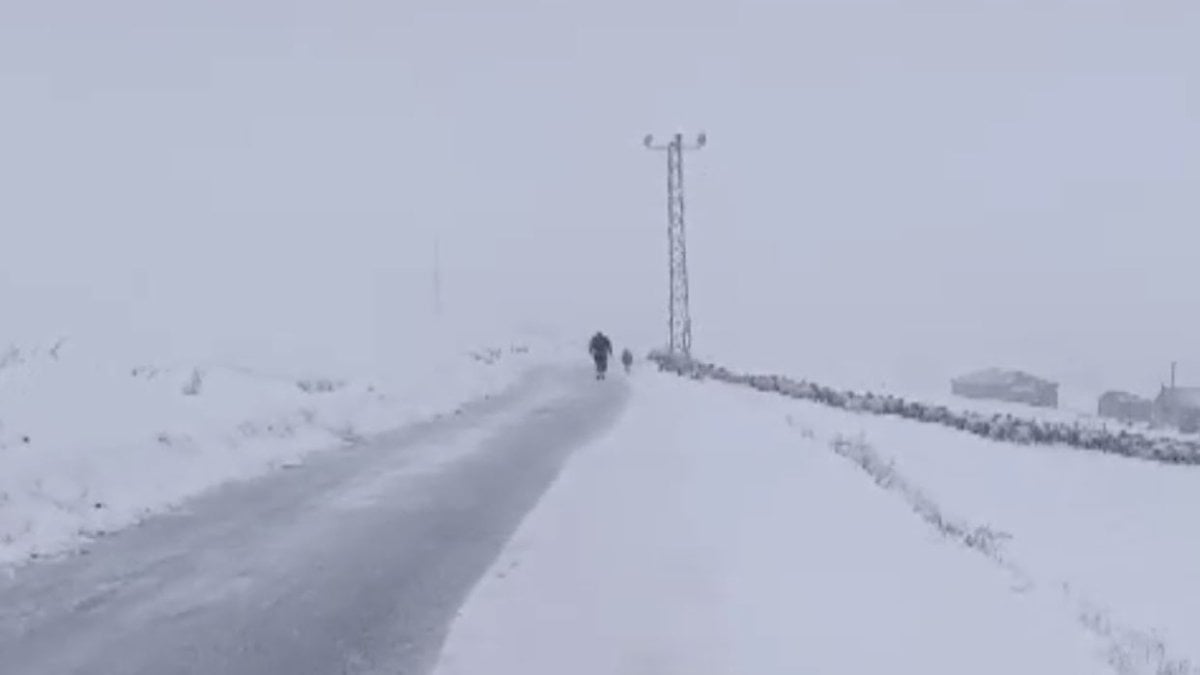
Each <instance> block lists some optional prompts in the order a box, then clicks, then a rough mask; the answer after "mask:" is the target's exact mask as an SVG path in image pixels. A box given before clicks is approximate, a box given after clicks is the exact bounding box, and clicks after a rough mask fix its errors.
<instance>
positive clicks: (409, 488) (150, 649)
mask: <svg viewBox="0 0 1200 675" xmlns="http://www.w3.org/2000/svg"><path fill="white" fill-rule="evenodd" d="M626 399H627V387H626V386H625V384H624V382H622V381H621V378H613V379H612V380H610V381H608V382H605V383H602V384H600V383H596V382H595V381H593V380H591V379H590V376H589V374H588V373H587V372H586V371H584V370H551V369H544V370H539V371H535V372H532V373H531V374H530V375H529V376H528V377H526V378H525V379H523V380H522V381H521V382H520V383H519V384H517V385H516V386H514V387H513V388H512V389H510V390H508V391H507V392H505V393H503V394H501V395H499V396H496V397H493V398H491V399H488V400H484V401H480V402H477V403H475V404H472V405H469V406H466V407H465V408H463V410H462V411H461V412H460V414H458V415H454V416H450V417H446V418H443V419H440V420H435V421H430V422H427V423H423V424H420V425H417V426H414V427H409V428H406V429H404V430H402V431H398V432H396V433H394V434H390V435H387V436H384V437H381V438H378V439H375V440H373V441H371V442H370V443H369V444H366V445H360V446H357V447H355V448H352V449H348V450H342V451H332V452H329V453H323V454H318V455H315V456H313V458H312V459H310V460H308V461H307V462H306V463H305V464H303V465H300V466H298V467H296V468H293V469H291V470H287V471H281V472H278V473H276V474H274V475H272V476H268V477H266V478H264V479H260V480H257V481H253V482H250V483H242V484H239V485H233V486H228V487H225V488H222V489H220V490H218V491H216V492H214V493H210V494H209V495H207V496H205V497H203V498H201V499H198V500H196V501H193V502H191V503H190V504H189V505H188V506H187V507H186V508H185V509H183V510H181V511H179V512H177V513H174V514H171V515H168V516H163V517H159V518H155V519H152V520H150V521H148V522H147V523H145V524H144V525H142V526H141V527H137V528H134V529H132V530H129V531H126V532H124V533H122V534H120V535H118V536H114V537H111V538H108V539H105V540H102V541H98V542H96V543H94V544H93V545H91V546H90V550H88V551H87V553H86V554H85V555H80V556H76V557H72V558H68V559H64V560H60V561H55V562H43V563H38V564H34V565H30V566H27V567H24V568H20V569H18V570H17V571H16V572H15V573H13V574H12V575H10V576H9V577H8V578H3V579H0V671H2V672H3V673H4V674H5V675H34V674H36V675H60V674H67V673H72V674H84V673H86V674H87V675H117V674H120V675H126V674H129V675H133V674H145V675H174V674H185V673H204V674H206V675H212V674H216V673H222V674H226V675H236V674H246V675H250V674H253V675H276V674H278V675H284V674H286V675H304V674H306V673H311V674H313V675H333V674H340V673H389V674H394V673H410V672H420V671H421V670H424V669H425V668H427V667H428V666H429V665H430V664H431V663H432V660H433V659H434V658H435V657H436V654H437V652H438V650H439V649H440V647H441V643H442V640H443V638H444V634H445V632H446V630H447V626H448V624H449V622H450V620H451V619H452V617H453V615H454V613H455V612H456V610H457V609H458V607H459V605H460V604H461V602H462V600H463V598H464V597H465V596H466V595H467V593H468V592H469V591H470V589H471V587H472V586H473V585H474V584H475V582H476V581H477V580H478V578H479V577H480V575H481V574H482V573H483V572H484V571H485V570H487V569H488V567H489V566H490V565H491V564H492V562H493V560H494V559H495V558H496V556H497V555H498V553H499V552H500V550H501V549H502V548H503V546H504V544H505V543H506V541H507V540H508V539H509V537H510V535H511V534H512V532H513V531H514V530H515V528H516V527H517V525H518V523H519V522H520V520H521V518H522V517H523V516H524V514H525V513H526V512H527V511H528V510H529V509H530V508H531V507H532V506H533V505H534V504H535V503H536V502H537V500H538V499H539V497H540V496H541V494H542V493H543V491H544V490H545V489H546V487H547V485H548V484H549V483H550V482H551V481H552V480H553V478H554V476H555V475H556V474H557V473H558V471H559V468H560V467H561V465H562V463H563V460H564V459H565V458H566V457H567V456H568V454H569V453H570V452H571V451H572V449H574V448H576V447H578V446H579V445H580V444H582V443H584V442H586V441H587V440H589V439H590V438H592V437H594V436H596V435H597V434H598V433H599V432H601V431H603V430H605V429H606V428H607V427H609V426H610V425H611V424H612V422H613V421H614V420H615V419H616V418H617V417H618V415H619V414H620V413H621V411H622V409H623V407H624V405H625V402H626Z"/></svg>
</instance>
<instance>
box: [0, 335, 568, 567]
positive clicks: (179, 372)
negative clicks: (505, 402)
mask: <svg viewBox="0 0 1200 675" xmlns="http://www.w3.org/2000/svg"><path fill="white" fill-rule="evenodd" d="M545 351H546V352H552V349H546V350H545ZM414 357H415V358H413V359H412V360H411V363H409V364H407V367H406V368H398V369H397V371H398V373H399V374H402V375H403V377H402V378H401V377H392V378H385V379H383V380H381V381H364V380H361V379H353V378H351V379H343V378H329V377H320V376H312V375H308V374H301V375H294V376H285V375H281V374H277V373H276V374H266V373H261V372H256V371H253V370H249V369H245V368H232V367H223V366H188V367H180V366H175V367H157V366H146V365H140V364H128V363H120V362H114V361H112V360H108V359H106V358H105V355H104V354H102V353H89V352H88V351H87V350H86V345H75V344H73V343H72V342H70V341H67V342H64V343H53V344H51V345H50V346H48V347H41V348H19V347H11V348H8V349H6V350H4V351H2V352H0V565H4V564H11V563H18V562H21V561H23V560H26V559H28V558H30V557H36V556H44V555H50V554H55V553H59V552H62V551H65V550H69V549H71V548H72V547H74V546H75V545H77V544H78V543H79V542H80V540H81V539H86V538H87V537H89V536H93V535H95V534H98V533H103V532H109V531H112V530H115V529H118V528H121V527H124V526H127V525H129V524H131V523H134V522H137V521H138V520H139V519H141V518H144V517H145V516H146V515H148V514H151V513H154V512H158V511H161V510H163V509H166V508H169V507H171V506H173V505H176V504H178V503H180V502H181V501H182V500H183V499H185V498H187V497H189V496H192V495H194V494H196V493H198V492H200V491H203V490H205V489H207V488H210V487H212V486H215V485H217V484H220V483H223V482H226V481H229V480H234V479H241V478H246V477H250V476H254V475H257V474H260V473H262V472H264V471H268V470H270V469H272V468H276V467H280V466H284V465H287V464H289V463H292V462H295V461H298V460H300V459H301V458H302V457H303V455H304V454H305V453H307V452H310V451H313V450H317V449H321V448H324V447H330V446H336V445H342V444H346V443H352V442H354V441H355V440H356V439H358V438H359V437H360V436H364V435H368V434H371V433H374V432H379V431H383V430H386V429H389V428H394V427H396V426H399V425H402V424H404V423H406V422H408V421H412V420H413V419H417V418H421V417H426V416H429V415H433V414H436V413H439V412H449V411H452V410H453V409H454V408H455V407H456V406H457V405H459V404H460V403H462V402H464V401H466V400H469V399H472V398H476V397H479V396H483V395H485V394H488V393H489V392H494V391H497V390H498V389H500V388H502V387H504V386H505V385H506V384H508V383H510V382H512V381H513V380H514V379H515V377H516V375H517V373H518V372H519V370H520V369H521V368H523V367H524V366H525V365H526V364H527V363H528V361H529V359H530V347H529V346H528V344H527V343H523V342H522V343H518V344H500V345H499V346H496V347H488V348H482V349H471V348H466V347H464V346H462V345H452V344H442V345H431V346H430V349H429V350H426V351H425V352H423V353H421V354H417V355H414ZM418 359H419V360H418Z"/></svg>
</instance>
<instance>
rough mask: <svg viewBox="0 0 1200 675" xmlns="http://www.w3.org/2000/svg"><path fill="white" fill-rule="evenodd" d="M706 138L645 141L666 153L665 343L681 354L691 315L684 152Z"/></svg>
mask: <svg viewBox="0 0 1200 675" xmlns="http://www.w3.org/2000/svg"><path fill="white" fill-rule="evenodd" d="M707 141H708V139H707V138H706V137H705V135H704V134H703V133H702V134H700V135H698V136H697V137H696V139H695V140H694V141H689V142H687V143H685V142H684V140H683V134H675V135H674V136H672V137H671V140H670V141H668V142H666V143H656V142H655V140H654V136H653V135H647V136H646V138H645V141H644V142H645V145H646V147H647V148H649V149H651V150H663V151H666V153H667V244H668V250H669V255H670V283H671V293H670V301H669V304H668V312H669V317H670V318H669V327H670V332H671V334H670V342H669V343H668V346H669V349H670V351H671V352H672V353H680V354H683V355H684V356H691V353H692V317H691V311H690V310H689V308H688V272H687V237H686V227H685V225H684V218H683V153H684V151H685V150H699V149H700V148H703V147H704V145H705V143H707Z"/></svg>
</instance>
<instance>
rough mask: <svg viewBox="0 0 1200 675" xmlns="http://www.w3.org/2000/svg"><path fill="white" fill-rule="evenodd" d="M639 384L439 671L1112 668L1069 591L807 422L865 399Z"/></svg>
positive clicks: (646, 380)
mask: <svg viewBox="0 0 1200 675" xmlns="http://www.w3.org/2000/svg"><path fill="white" fill-rule="evenodd" d="M636 380H637V381H636V382H635V386H634V387H633V397H632V400H631V403H630V405H629V409H628V412H627V413H626V414H625V415H624V416H623V417H622V419H621V422H620V424H619V425H617V426H616V427H615V428H614V430H613V431H611V432H610V433H608V434H606V435H605V436H604V438H603V439H602V440H600V441H598V442H596V443H594V444H592V445H590V446H589V447H587V448H586V449H584V450H582V451H581V452H579V453H576V454H575V455H574V457H573V458H572V460H571V463H570V464H569V465H568V466H567V467H566V469H565V470H564V471H563V473H562V475H561V477H560V478H559V480H558V481H557V482H556V483H555V484H554V486H553V487H551V489H550V490H549V491H548V492H547V493H546V496H545V497H544V498H543V499H542V500H541V502H540V503H539V504H538V507H537V508H536V509H535V510H534V511H533V512H532V513H531V514H530V515H529V517H528V518H526V520H525V521H524V523H523V524H522V525H521V527H520V528H519V529H518V531H517V533H516V534H515V535H514V536H513V538H512V541H511V542H510V543H509V545H508V547H507V548H506V550H505V552H504V553H503V554H502V555H501V557H500V558H499V559H498V560H497V561H496V563H495V565H494V567H493V570H492V572H490V573H489V574H487V575H485V576H484V577H483V580H482V582H481V583H480V585H479V587H478V588H477V589H476V590H475V591H474V592H473V593H472V595H471V598H470V599H469V600H468V602H467V603H466V605H465V607H464V608H463V611H462V615H461V618H460V619H459V620H458V621H457V622H456V624H455V626H454V628H453V630H452V631H451V634H450V637H449V639H448V640H447V642H446V647H445V650H444V653H443V657H442V660H441V662H440V664H439V666H438V670H437V671H435V672H436V673H437V675H560V674H562V673H571V674H572V675H593V674H594V675H614V674H623V675H642V674H645V675H651V674H653V675H663V674H664V673H672V674H679V675H684V674H686V675H747V674H751V673H752V674H754V675H775V674H779V675H784V674H792V673H822V674H826V675H832V674H835V673H844V674H846V675H855V674H859V673H923V674H947V675H949V674H951V673H953V674H955V675H958V674H961V673H972V674H973V675H989V674H995V675H1011V674H1012V673H1055V674H1056V675H1063V674H1066V673H1071V674H1073V675H1074V674H1079V675H1092V674H1105V673H1108V674H1111V673H1113V672H1114V670H1113V669H1112V668H1110V665H1109V664H1108V663H1106V658H1105V653H1104V649H1105V647H1106V646H1107V645H1105V644H1104V643H1103V641H1098V640H1096V639H1094V636H1093V635H1091V634H1090V633H1089V632H1088V631H1086V630H1085V629H1084V628H1083V627H1081V626H1080V624H1079V621H1078V620H1077V617H1076V616H1075V614H1073V613H1072V608H1070V607H1068V606H1067V605H1066V604H1064V603H1062V602H1060V601H1059V600H1060V599H1059V598H1058V597H1056V596H1053V595H1045V594H1039V593H1030V592H1028V591H1027V589H1026V588H1024V587H1022V586H1021V585H1020V584H1018V583H1017V582H1018V581H1019V580H1016V579H1014V577H1013V575H1011V574H1010V573H1008V572H1007V571H1006V570H1005V569H1003V568H1001V567H998V566H997V565H996V564H994V563H993V562H992V561H990V560H988V559H987V558H986V557H984V556H982V555H979V554H978V553H977V552H975V551H972V550H970V549H969V548H966V547H964V546H961V545H960V544H959V543H957V542H956V541H954V540H953V539H951V538H947V537H944V536H942V535H941V534H940V533H939V532H938V530H937V529H936V528H934V527H931V526H930V525H929V524H928V523H926V522H924V521H923V520H922V519H921V518H920V517H918V516H917V515H915V514H914V513H913V511H912V509H911V508H910V507H909V506H908V505H907V504H906V503H905V502H904V500H903V499H901V498H899V497H898V496H896V495H894V494H891V493H890V492H889V491H888V490H885V489H881V487H880V486H879V485H877V484H876V482H875V481H873V480H872V479H871V477H870V476H868V475H866V474H864V473H863V472H862V471H861V470H860V469H859V468H858V467H857V466H855V465H854V463H853V462H850V461H847V460H846V459H844V458H843V457H841V456H839V455H838V454H837V453H836V452H835V451H834V450H833V449H832V448H831V446H830V440H831V435H830V433H827V430H826V429H824V428H822V429H820V430H819V431H815V430H813V429H811V428H809V425H812V424H815V422H816V421H820V422H822V425H821V426H822V427H829V428H830V429H832V432H851V433H852V432H853V431H854V430H855V429H856V428H857V426H858V417H856V416H854V415H852V414H849V413H846V412H844V411H838V410H832V409H826V408H820V407H817V406H813V405H811V404H801V403H797V402H794V401H790V400H787V399H782V398H778V397H769V396H764V395H762V394H759V393H757V392H754V391H750V390H743V389H739V388H734V387H728V386H724V385H721V384H719V383H713V382H693V381H689V380H683V379H674V378H669V377H664V376H661V375H657V374H653V373H644V374H643V375H639V376H638V377H637V378H636ZM818 417H819V419H817V418H818ZM810 418H812V419H810ZM910 424H911V423H910ZM1017 494H1019V493H1017ZM1017 498H1019V497H1017ZM1116 672H1131V673H1138V672H1142V671H1136V670H1134V671H1116ZM1162 672H1165V671H1162ZM1172 672H1174V671H1172Z"/></svg>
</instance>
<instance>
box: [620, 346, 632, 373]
mask: <svg viewBox="0 0 1200 675" xmlns="http://www.w3.org/2000/svg"><path fill="white" fill-rule="evenodd" d="M621 365H623V366H625V374H626V375H628V374H629V369H630V368H631V367H632V366H633V352H631V351H629V349H628V348H626V349H623V350H621Z"/></svg>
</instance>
